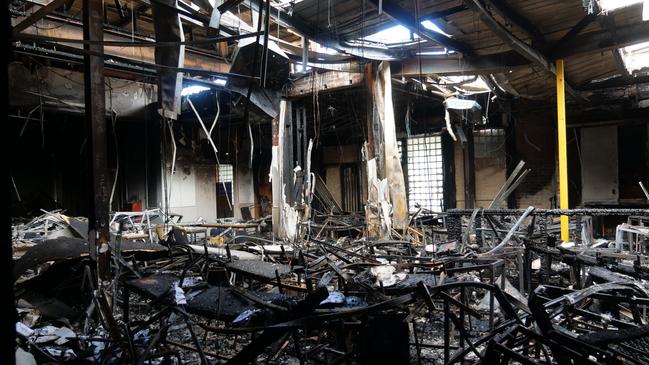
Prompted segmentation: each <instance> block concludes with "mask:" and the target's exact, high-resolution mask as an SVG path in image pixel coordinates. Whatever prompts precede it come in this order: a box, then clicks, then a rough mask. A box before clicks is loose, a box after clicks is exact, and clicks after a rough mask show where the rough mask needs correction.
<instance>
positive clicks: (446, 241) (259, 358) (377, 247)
mask: <svg viewBox="0 0 649 365" xmlns="http://www.w3.org/2000/svg"><path fill="white" fill-rule="evenodd" d="M634 213H638V212H632V211H629V210H572V211H560V210H541V209H539V210H535V209H533V208H529V209H528V210H525V211H522V210H482V209H476V210H450V211H449V212H447V213H446V214H443V215H436V216H434V217H427V220H428V221H429V222H435V221H436V222H438V223H437V226H436V228H435V230H434V231H435V232H436V233H433V230H430V229H427V228H424V229H422V228H420V227H421V225H420V224H419V223H418V222H417V220H415V221H413V223H412V225H411V226H410V228H409V230H412V231H413V232H414V233H416V234H417V236H418V237H419V238H420V241H419V242H415V240H412V239H410V240H400V239H394V240H371V239H368V238H367V237H365V236H364V235H363V232H362V230H361V231H360V232H355V233H351V234H350V233H349V231H346V232H344V234H341V233H340V231H339V230H338V229H337V228H336V227H338V226H342V225H347V224H349V222H346V219H347V218H346V217H344V216H340V217H336V216H332V215H328V216H327V217H326V218H325V217H322V218H321V219H322V222H324V221H325V220H326V221H328V222H329V224H332V228H331V229H330V230H329V232H325V231H327V228H326V224H322V223H321V226H322V227H324V228H323V229H321V230H320V232H316V230H312V231H311V232H312V234H308V235H305V236H302V237H300V238H299V239H298V240H297V241H296V242H294V243H292V244H288V243H286V242H282V241H276V240H275V241H274V240H273V239H272V235H271V234H270V233H269V232H264V229H263V227H262V225H263V224H262V222H261V221H258V222H252V221H251V222H245V223H238V224H231V225H232V226H233V227H239V228H236V229H233V228H232V227H230V228H226V229H220V230H219V232H220V233H218V234H215V236H217V237H218V238H219V240H215V239H214V238H215V237H211V236H210V235H209V234H207V235H206V236H205V237H203V238H199V237H196V236H195V234H194V232H196V231H197V230H198V229H199V228H206V227H205V226H207V225H205V226H201V225H183V224H182V223H173V221H172V220H168V221H167V222H163V223H161V224H160V226H162V227H158V231H161V230H160V228H162V232H163V233H164V234H162V235H160V236H159V237H156V240H155V242H153V241H151V240H149V239H148V238H132V239H126V238H125V237H128V235H129V234H132V233H133V232H120V231H117V232H115V233H114V240H112V241H111V247H110V251H111V260H110V273H111V276H112V279H111V280H110V281H109V282H104V283H102V286H101V287H100V288H99V287H97V285H96V283H97V280H98V279H97V278H96V276H95V275H96V270H95V268H94V267H93V266H94V265H96V262H94V261H93V260H92V258H91V257H90V252H89V250H88V242H87V240H86V239H84V238H83V237H75V236H74V233H73V232H74V230H72V233H70V234H69V235H68V236H61V235H60V232H59V231H58V230H53V231H50V232H51V234H53V235H55V236H57V237H53V238H48V237H43V236H38V237H37V238H36V239H35V241H34V242H33V246H32V247H31V248H29V249H27V250H26V252H25V253H24V254H23V255H22V256H21V257H20V258H18V259H17V260H16V265H15V275H14V277H15V280H16V284H15V294H16V298H17V308H18V312H19V322H18V323H17V324H16V330H17V332H18V350H17V356H20V357H21V358H30V359H33V360H32V361H36V362H37V363H43V362H45V363H47V362H50V363H99V364H119V363H136V364H149V363H151V364H216V363H227V364H247V363H258V362H261V363H270V364H275V363H276V364H291V363H314V364H315V363H326V364H334V363H352V364H354V363H358V364H374V363H422V364H428V363H439V364H455V363H460V364H468V363H481V364H508V363H520V364H567V363H580V364H581V363H590V364H645V363H648V362H649V352H648V351H649V347H647V345H646V343H647V338H649V337H648V336H649V326H648V325H647V316H646V308H647V306H648V305H649V292H648V291H647V284H646V276H647V275H648V272H647V270H646V268H645V267H646V265H645V262H646V260H647V256H646V252H644V251H643V247H644V246H642V243H643V242H645V241H644V240H645V239H646V238H645V237H644V236H643V235H642V234H641V233H634V236H633V237H632V238H630V240H627V239H624V240H621V241H617V242H615V241H612V242H609V241H605V240H598V241H591V240H590V239H589V238H587V237H588V236H589V234H590V233H592V232H588V230H587V229H586V228H584V227H587V225H586V224H583V223H582V222H585V221H587V220H589V219H590V218H591V217H593V216H598V215H603V214H607V215H610V214H620V215H632V214H634ZM559 214H568V215H569V216H570V217H571V220H572V222H573V223H574V224H573V226H575V224H576V226H578V227H581V228H580V229H579V231H577V230H576V229H573V236H574V237H578V239H577V240H575V241H574V242H560V241H558V240H557V239H556V238H555V236H554V233H553V228H552V227H553V225H555V222H556V218H557V217H558V216H559ZM521 218H524V219H521ZM79 221H83V220H82V219H79ZM228 224H229V223H227V222H222V223H218V225H219V226H222V227H225V226H227V225H228ZM212 225H215V224H212ZM32 226H34V224H33V222H32V223H31V224H29V225H22V226H21V227H32ZM241 227H245V228H241ZM430 227H433V225H431V226H428V228H430ZM485 227H486V228H485ZM624 227H626V228H628V227H629V226H628V225H624ZM68 228H70V227H64V228H61V229H68ZM30 229H31V228H30ZM154 230H155V229H154ZM313 232H316V233H313ZM214 233H216V232H214ZM24 236H25V235H24V234H23V235H21V238H20V240H17V241H16V242H23V240H24ZM584 238H586V239H584ZM503 242H504V244H503ZM638 247H640V250H639V251H636V249H637V248H638ZM24 361H27V360H24ZM21 363H23V364H26V363H29V362H21Z"/></svg>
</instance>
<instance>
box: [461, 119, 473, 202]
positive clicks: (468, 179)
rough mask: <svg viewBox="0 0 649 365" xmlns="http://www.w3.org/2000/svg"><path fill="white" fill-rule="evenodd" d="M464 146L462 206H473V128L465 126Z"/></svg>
mask: <svg viewBox="0 0 649 365" xmlns="http://www.w3.org/2000/svg"><path fill="white" fill-rule="evenodd" d="M464 134H465V135H466V146H465V147H464V151H463V152H464V153H463V156H464V208H466V209H473V208H475V150H474V148H473V128H472V127H471V128H467V129H466V130H465V132H464Z"/></svg>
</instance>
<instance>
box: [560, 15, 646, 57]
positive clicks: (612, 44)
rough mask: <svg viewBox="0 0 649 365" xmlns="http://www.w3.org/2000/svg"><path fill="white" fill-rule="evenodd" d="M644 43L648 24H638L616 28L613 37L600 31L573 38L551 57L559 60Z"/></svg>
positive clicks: (607, 32)
mask: <svg viewBox="0 0 649 365" xmlns="http://www.w3.org/2000/svg"><path fill="white" fill-rule="evenodd" d="M646 41H649V22H640V23H635V24H631V25H622V26H619V27H616V28H615V35H613V34H611V32H610V31H609V30H601V31H596V32H588V33H586V34H582V35H580V36H575V37H574V38H573V40H572V41H569V42H566V43H564V44H563V45H562V46H560V47H559V48H557V49H556V51H554V52H553V53H552V56H553V57H557V58H561V57H566V56H572V55H577V54H586V53H591V52H595V51H597V52H601V51H605V50H609V49H613V48H620V47H624V46H628V45H630V44H635V43H641V42H646Z"/></svg>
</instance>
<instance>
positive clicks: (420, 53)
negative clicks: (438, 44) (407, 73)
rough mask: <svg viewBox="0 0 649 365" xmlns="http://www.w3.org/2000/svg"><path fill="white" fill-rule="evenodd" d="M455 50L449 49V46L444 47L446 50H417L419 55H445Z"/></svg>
mask: <svg viewBox="0 0 649 365" xmlns="http://www.w3.org/2000/svg"><path fill="white" fill-rule="evenodd" d="M453 53H455V51H453V50H449V49H448V48H444V50H440V51H423V52H417V54H418V55H421V56H444V55H447V54H453Z"/></svg>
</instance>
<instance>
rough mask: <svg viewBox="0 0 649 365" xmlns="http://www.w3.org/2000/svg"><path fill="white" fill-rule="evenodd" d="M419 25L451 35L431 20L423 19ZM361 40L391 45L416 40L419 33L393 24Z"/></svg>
mask: <svg viewBox="0 0 649 365" xmlns="http://www.w3.org/2000/svg"><path fill="white" fill-rule="evenodd" d="M421 25H422V26H423V27H424V28H426V29H428V30H431V31H433V32H435V33H439V34H442V35H445V36H447V37H451V35H450V34H448V33H446V32H444V31H443V30H442V28H440V27H439V26H438V25H437V24H435V23H433V22H432V21H431V20H424V21H422V22H421ZM363 40H366V41H370V42H376V43H383V44H385V45H391V44H397V43H406V42H414V41H417V40H419V35H418V34H417V33H415V32H411V31H410V29H408V28H406V27H404V26H403V25H395V26H392V27H390V28H387V29H383V30H381V31H379V32H376V33H374V34H371V35H369V36H367V37H365V38H363Z"/></svg>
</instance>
